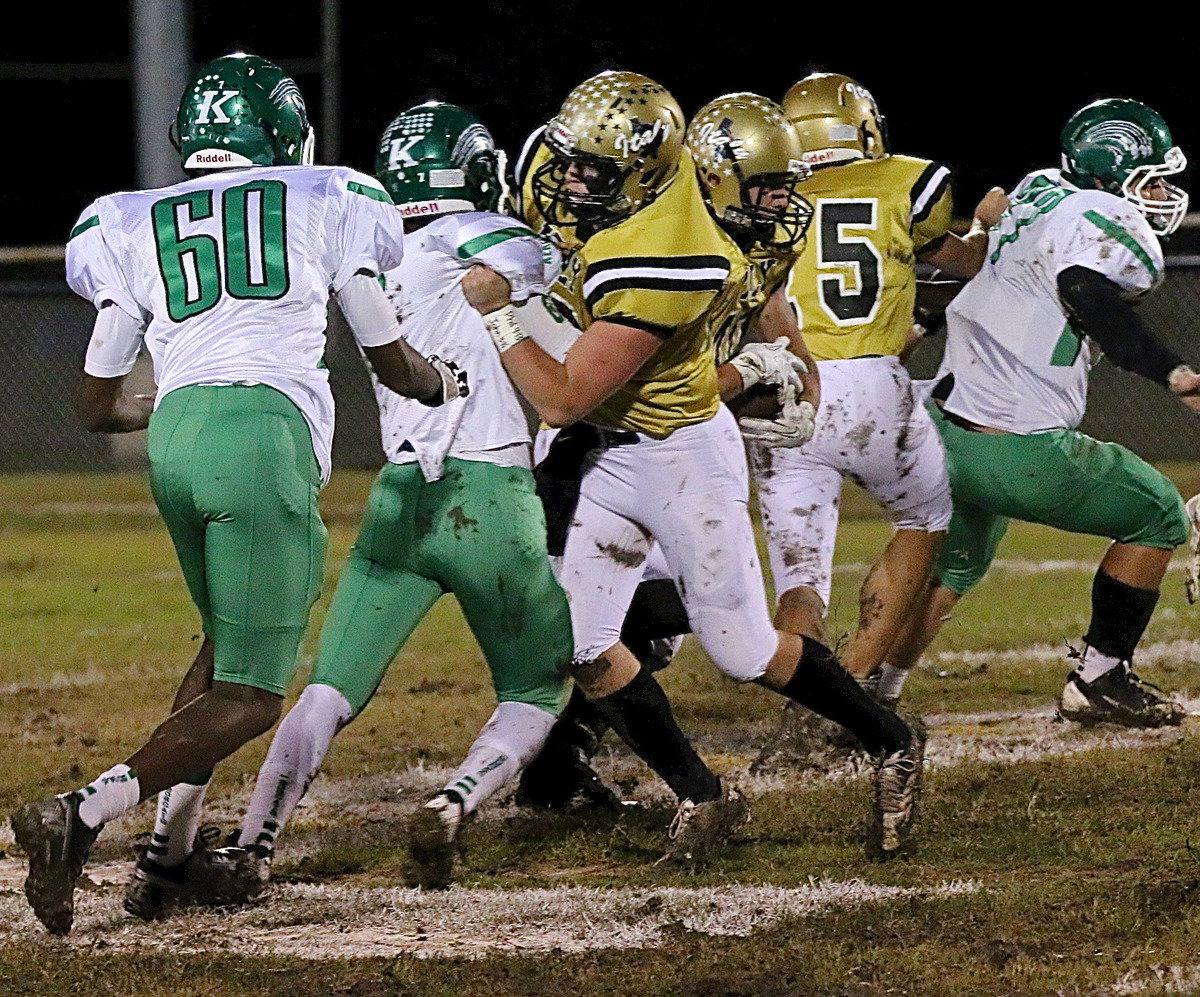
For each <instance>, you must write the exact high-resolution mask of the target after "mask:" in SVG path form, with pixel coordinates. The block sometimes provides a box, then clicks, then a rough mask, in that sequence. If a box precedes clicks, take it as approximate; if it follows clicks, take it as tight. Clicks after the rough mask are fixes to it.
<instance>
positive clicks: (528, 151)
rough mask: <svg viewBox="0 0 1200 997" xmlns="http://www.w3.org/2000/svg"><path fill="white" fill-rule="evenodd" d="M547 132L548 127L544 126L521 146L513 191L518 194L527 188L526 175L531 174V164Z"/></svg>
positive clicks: (514, 169)
mask: <svg viewBox="0 0 1200 997" xmlns="http://www.w3.org/2000/svg"><path fill="white" fill-rule="evenodd" d="M545 131H546V126H545V125H542V127H541V128H538V129H536V130H535V131H534V132H533V134H531V135H530V136H529V138H527V139H526V140H525V144H524V145H523V146H521V154H520V155H519V156H517V162H516V165H515V166H514V167H513V181H514V183H513V189H514V190H516V191H517V192H518V193H519V192H520V191H521V189H522V188H523V187H524V186H525V175H526V174H527V173H528V172H529V164H530V163H532V162H533V152H534V150H535V149H536V148H537V147H538V145H540V144H541V139H542V135H543V134H545Z"/></svg>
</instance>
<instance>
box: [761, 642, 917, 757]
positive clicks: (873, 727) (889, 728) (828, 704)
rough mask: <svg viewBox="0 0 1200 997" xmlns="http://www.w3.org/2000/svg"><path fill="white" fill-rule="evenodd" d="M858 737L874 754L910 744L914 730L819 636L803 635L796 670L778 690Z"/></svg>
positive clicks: (889, 751) (896, 749)
mask: <svg viewBox="0 0 1200 997" xmlns="http://www.w3.org/2000/svg"><path fill="white" fill-rule="evenodd" d="M779 691H780V692H781V693H782V694H783V695H785V696H787V697H788V699H791V700H794V701H795V702H797V703H799V704H800V705H801V706H806V707H808V708H809V709H810V710H812V711H813V712H814V713H819V714H820V715H821V716H823V717H825V718H826V719H828V720H832V721H833V722H834V723H836V724H841V725H842V726H843V727H845V728H846V730H848V731H850V733H851V734H853V735H854V736H855V737H857V738H858V739H859V740H860V741H861V742H862V744H863V747H864V748H866V749H867V751H869V752H870V753H871V754H873V755H878V754H881V753H887V754H891V753H893V752H895V751H902V750H903V749H905V748H907V747H908V745H909V743H910V742H911V740H912V731H911V730H910V729H909V726H908V724H906V723H905V722H904V721H903V720H902V719H901V718H900V717H899V716H898V715H897V714H896V712H895V711H894V710H891V709H889V708H888V707H886V706H884V705H883V704H882V703H879V702H878V701H876V700H875V698H874V697H872V696H871V695H869V694H868V693H867V692H865V691H864V690H863V688H862V686H860V685H859V684H858V683H857V682H856V681H855V680H854V679H853V678H851V676H850V673H849V672H848V671H846V669H844V668H843V667H842V666H841V664H840V663H839V662H838V659H837V658H836V657H835V656H834V653H833V652H832V651H831V650H829V648H827V647H826V646H825V645H824V644H822V643H821V642H820V641H819V640H813V639H812V638H811V637H805V638H804V653H803V654H802V655H801V656H800V663H799V664H798V665H797V666H796V674H795V675H793V676H792V678H791V681H790V682H788V684H787V685H785V686H784V687H783V688H782V689H780V690H779Z"/></svg>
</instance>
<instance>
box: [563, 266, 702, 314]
mask: <svg viewBox="0 0 1200 997" xmlns="http://www.w3.org/2000/svg"><path fill="white" fill-rule="evenodd" d="M724 286H725V281H724V279H723V278H717V277H651V276H650V275H648V274H647V275H645V276H642V275H639V276H636V277H613V278H612V279H611V280H602V281H601V282H600V283H599V284H597V285H596V286H595V287H594V288H592V293H591V294H589V295H588V296H587V298H586V301H587V306H588V307H589V308H592V307H594V306H595V304H596V302H597V301H599V300H600V299H601V298H603V297H604V296H605V295H606V294H612V293H613V292H614V291H627V290H629V289H630V288H634V287H636V288H640V289H641V290H644V291H684V292H692V291H719V290H721V288H723V287H724Z"/></svg>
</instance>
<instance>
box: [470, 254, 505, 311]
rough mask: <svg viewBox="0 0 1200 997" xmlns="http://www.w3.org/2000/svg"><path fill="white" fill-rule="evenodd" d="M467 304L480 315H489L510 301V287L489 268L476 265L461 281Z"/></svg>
mask: <svg viewBox="0 0 1200 997" xmlns="http://www.w3.org/2000/svg"><path fill="white" fill-rule="evenodd" d="M462 291H463V294H464V295H466V298H467V301H468V303H469V304H470V305H471V307H472V308H474V309H475V310H476V311H477V312H479V314H480V315H489V314H491V313H492V312H494V311H498V310H499V309H501V308H503V307H504V306H505V305H507V304H509V303H510V302H511V301H512V285H510V284H509V282H508V281H507V280H505V279H504V277H502V276H501V275H500V274H498V273H496V271H495V270H493V269H492V268H491V267H485V266H482V265H476V266H473V267H471V269H470V270H468V271H467V272H466V274H465V275H464V276H463V279H462Z"/></svg>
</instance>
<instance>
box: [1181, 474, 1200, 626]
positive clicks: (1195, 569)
mask: <svg viewBox="0 0 1200 997" xmlns="http://www.w3.org/2000/svg"><path fill="white" fill-rule="evenodd" d="M1187 514H1188V522H1189V523H1190V524H1191V527H1192V535H1191V538H1190V539H1189V540H1188V548H1189V549H1190V551H1191V553H1190V554H1189V556H1188V562H1187V574H1186V575H1185V577H1184V585H1185V586H1186V588H1187V600H1188V602H1190V603H1193V604H1195V602H1196V600H1197V599H1198V598H1200V495H1193V496H1192V497H1191V498H1190V499H1188V501H1187Z"/></svg>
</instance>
